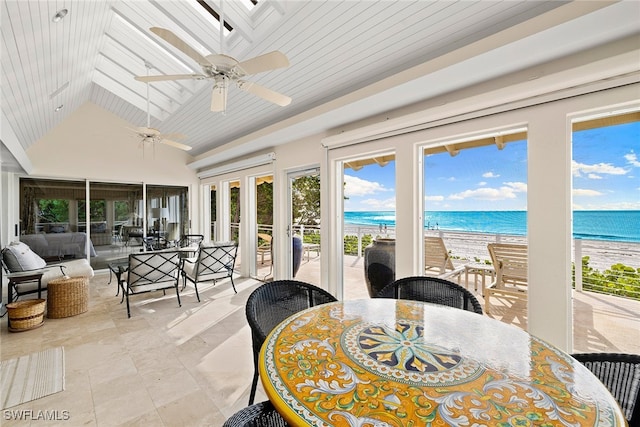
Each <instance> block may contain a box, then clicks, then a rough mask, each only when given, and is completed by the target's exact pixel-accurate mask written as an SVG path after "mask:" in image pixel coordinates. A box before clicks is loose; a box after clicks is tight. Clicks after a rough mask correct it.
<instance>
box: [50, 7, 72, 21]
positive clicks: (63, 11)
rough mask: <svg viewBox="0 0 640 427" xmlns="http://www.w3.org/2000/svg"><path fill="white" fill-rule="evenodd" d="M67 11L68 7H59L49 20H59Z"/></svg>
mask: <svg viewBox="0 0 640 427" xmlns="http://www.w3.org/2000/svg"><path fill="white" fill-rule="evenodd" d="M67 13H69V9H66V8H65V9H60V10H59V11H57V12H56V14H55V15H53V18H51V21H53V22H60V21H62V19H63V18H64V17H65V16H67Z"/></svg>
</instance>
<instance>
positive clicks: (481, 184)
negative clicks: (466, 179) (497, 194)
mask: <svg viewBox="0 0 640 427" xmlns="http://www.w3.org/2000/svg"><path fill="white" fill-rule="evenodd" d="M485 185H487V182H486V181H480V182H479V183H478V187H484V186H485Z"/></svg>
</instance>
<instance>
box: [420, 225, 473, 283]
mask: <svg viewBox="0 0 640 427" xmlns="http://www.w3.org/2000/svg"><path fill="white" fill-rule="evenodd" d="M424 271H425V275H427V276H436V277H440V278H444V279H451V278H453V277H456V276H457V277H458V283H459V282H460V276H461V273H462V272H463V271H464V266H459V267H456V266H454V265H453V261H452V260H451V254H450V253H449V251H448V250H447V247H446V246H445V244H444V240H442V237H431V236H425V238H424Z"/></svg>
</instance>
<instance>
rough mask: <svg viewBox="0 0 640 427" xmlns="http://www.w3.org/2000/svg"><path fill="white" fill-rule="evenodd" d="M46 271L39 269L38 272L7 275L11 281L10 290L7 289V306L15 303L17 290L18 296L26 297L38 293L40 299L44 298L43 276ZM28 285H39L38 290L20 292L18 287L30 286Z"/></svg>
mask: <svg viewBox="0 0 640 427" xmlns="http://www.w3.org/2000/svg"><path fill="white" fill-rule="evenodd" d="M45 271H46V270H44V269H38V270H30V271H20V272H16V273H9V274H7V279H9V289H7V304H10V303H11V302H12V301H13V290H14V289H15V290H16V295H17V296H20V295H25V294H31V293H35V292H37V293H38V299H41V298H42V275H43V274H44V273H45ZM28 283H34V284H35V283H37V284H38V289H37V290H33V291H26V292H18V289H17V285H21V284H28Z"/></svg>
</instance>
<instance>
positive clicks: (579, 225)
mask: <svg viewBox="0 0 640 427" xmlns="http://www.w3.org/2000/svg"><path fill="white" fill-rule="evenodd" d="M344 222H345V223H346V224H351V225H367V226H375V227H384V226H385V225H386V226H387V227H390V228H392V227H395V225H396V216H395V212H388V211H366V212H345V213H344ZM424 226H425V228H429V229H438V230H444V231H471V232H478V233H489V234H513V235H519V236H524V235H526V234H527V212H526V211H433V212H425V221H424ZM573 236H574V237H575V238H581V239H592V240H611V241H621V242H638V243H640V211H574V212H573Z"/></svg>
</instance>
